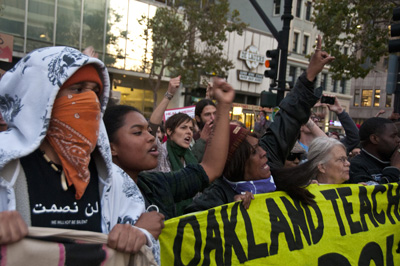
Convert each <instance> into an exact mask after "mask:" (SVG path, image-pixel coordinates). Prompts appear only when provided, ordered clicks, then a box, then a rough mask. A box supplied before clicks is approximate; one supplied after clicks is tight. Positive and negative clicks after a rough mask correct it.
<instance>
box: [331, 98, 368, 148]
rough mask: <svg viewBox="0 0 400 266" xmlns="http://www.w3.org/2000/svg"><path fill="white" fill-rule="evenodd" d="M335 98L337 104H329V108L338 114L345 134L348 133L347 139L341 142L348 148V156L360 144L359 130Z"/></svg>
mask: <svg viewBox="0 0 400 266" xmlns="http://www.w3.org/2000/svg"><path fill="white" fill-rule="evenodd" d="M333 97H335V103H334V104H327V106H328V109H329V111H332V112H335V113H336V115H337V117H338V119H339V121H340V123H341V124H342V127H343V129H344V132H345V133H346V137H345V138H344V139H343V140H342V141H341V142H342V143H343V144H344V145H345V146H346V149H347V154H348V153H349V152H351V151H352V150H353V149H354V148H355V147H357V145H358V144H359V143H360V136H359V135H358V128H357V126H356V124H355V123H354V121H353V119H351V117H350V116H349V114H348V113H347V112H346V111H344V110H343V108H342V106H341V105H340V102H339V100H338V98H337V97H336V96H333Z"/></svg>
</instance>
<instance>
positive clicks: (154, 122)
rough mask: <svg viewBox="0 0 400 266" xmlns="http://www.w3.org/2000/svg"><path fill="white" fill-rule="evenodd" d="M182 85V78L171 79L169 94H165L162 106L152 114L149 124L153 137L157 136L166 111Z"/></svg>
mask: <svg viewBox="0 0 400 266" xmlns="http://www.w3.org/2000/svg"><path fill="white" fill-rule="evenodd" d="M180 84H181V76H178V77H176V78H172V79H170V81H169V84H168V90H167V92H166V93H165V95H164V97H163V99H162V100H161V102H160V104H159V105H157V107H156V109H155V110H154V111H153V113H152V114H151V116H150V120H149V122H150V127H151V129H152V134H153V136H155V135H156V133H157V128H158V127H159V126H160V124H161V121H162V119H163V115H164V112H165V109H167V107H168V104H169V102H170V101H171V100H172V98H173V97H174V95H175V93H176V91H177V90H178V88H179V85H180Z"/></svg>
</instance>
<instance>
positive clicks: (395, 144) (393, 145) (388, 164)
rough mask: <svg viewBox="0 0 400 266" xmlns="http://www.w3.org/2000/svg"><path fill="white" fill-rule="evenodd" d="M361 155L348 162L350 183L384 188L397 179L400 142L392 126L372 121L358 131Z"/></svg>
mask: <svg viewBox="0 0 400 266" xmlns="http://www.w3.org/2000/svg"><path fill="white" fill-rule="evenodd" d="M359 134H360V140H361V146H362V149H361V153H360V155H358V156H356V157H354V158H353V159H352V160H351V165H350V180H349V182H350V183H359V182H365V183H367V184H385V183H390V182H398V181H399V176H400V170H399V169H400V149H399V144H400V138H399V136H398V131H397V127H396V126H395V124H394V123H393V122H392V121H391V120H389V119H386V118H381V117H372V118H369V119H367V120H366V121H365V122H364V123H363V124H362V125H361V127H360V132H359Z"/></svg>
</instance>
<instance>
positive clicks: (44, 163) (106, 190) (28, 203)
mask: <svg viewBox="0 0 400 266" xmlns="http://www.w3.org/2000/svg"><path fill="white" fill-rule="evenodd" d="M109 92H110V83H109V78H108V72H107V70H106V68H105V66H104V64H103V63H102V62H101V61H100V60H98V59H96V58H90V57H88V56H86V55H84V54H82V53H80V52H79V51H77V50H75V49H73V48H69V47H48V48H41V49H38V50H35V51H33V52H31V53H30V54H28V55H27V56H25V57H24V58H22V59H21V61H19V63H18V64H17V65H16V66H15V67H14V68H13V69H11V70H10V71H8V72H7V73H6V74H5V75H4V77H3V78H2V80H1V82H0V99H1V100H2V101H5V102H7V104H6V105H2V108H3V109H2V110H1V112H2V114H3V116H4V118H5V120H6V122H7V124H8V125H9V129H8V130H7V131H4V132H1V133H0V245H2V244H10V243H13V242H16V241H18V240H20V239H22V238H23V237H24V236H26V234H27V226H39V227H58V228H68V229H77V230H89V231H98V232H103V233H106V234H108V245H109V246H110V247H111V248H115V249H117V250H119V251H123V252H129V253H135V252H137V251H138V250H139V249H140V248H141V247H142V246H143V245H145V244H147V245H148V246H150V247H152V248H153V252H154V255H155V256H156V258H157V259H158V260H159V245H158V242H157V241H156V240H155V239H157V238H158V235H159V234H160V233H161V229H162V226H163V223H162V219H163V216H162V215H161V214H157V213H155V214H153V215H152V216H151V217H147V219H148V218H151V219H148V220H146V217H141V214H142V213H143V212H144V211H145V205H144V201H143V198H142V197H141V195H140V192H139V190H138V188H137V186H136V184H135V183H134V182H133V181H132V180H131V179H130V178H129V177H128V176H127V175H126V174H125V173H124V172H123V171H122V170H120V169H117V167H116V166H113V165H112V160H111V156H110V155H111V154H110V153H109V151H110V146H109V143H108V140H107V136H106V132H105V129H104V124H103V122H102V119H101V116H102V112H104V109H105V106H106V104H107V100H108V97H109ZM139 220H141V222H143V223H142V224H144V225H150V224H151V225H152V229H154V228H155V227H158V228H157V230H153V231H152V234H153V235H152V234H150V233H149V232H148V231H147V230H145V229H143V228H139V227H136V226H134V224H135V223H137V222H138V221H139ZM144 220H146V221H144ZM155 223H156V224H157V226H154V224H155Z"/></svg>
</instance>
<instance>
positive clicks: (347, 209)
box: [337, 187, 362, 234]
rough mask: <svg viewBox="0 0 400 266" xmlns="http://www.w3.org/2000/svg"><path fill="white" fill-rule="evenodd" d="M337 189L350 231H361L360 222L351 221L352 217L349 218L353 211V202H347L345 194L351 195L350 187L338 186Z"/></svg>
mask: <svg viewBox="0 0 400 266" xmlns="http://www.w3.org/2000/svg"><path fill="white" fill-rule="evenodd" d="M337 191H338V193H339V196H340V198H341V199H342V201H343V209H344V213H345V215H346V218H347V223H348V224H349V226H350V232H351V233H352V234H355V233H359V232H362V228H361V223H360V222H353V219H352V218H351V215H352V214H353V213H354V212H353V204H352V203H351V202H350V203H349V202H348V201H347V198H346V197H347V196H351V195H352V191H351V188H350V187H342V188H338V189H337Z"/></svg>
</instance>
